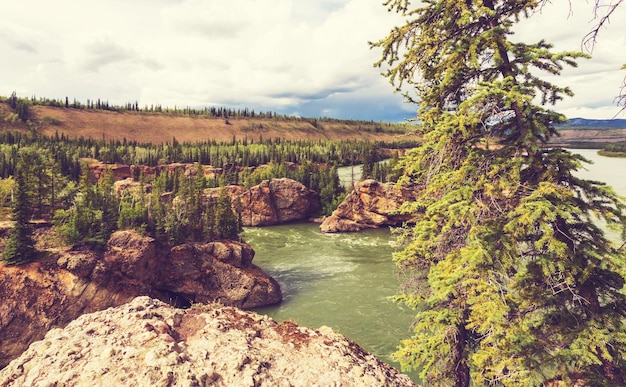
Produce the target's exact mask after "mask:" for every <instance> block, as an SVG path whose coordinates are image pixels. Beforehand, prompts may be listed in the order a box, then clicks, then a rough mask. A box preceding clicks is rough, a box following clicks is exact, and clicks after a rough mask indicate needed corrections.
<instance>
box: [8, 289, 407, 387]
mask: <svg viewBox="0 0 626 387" xmlns="http://www.w3.org/2000/svg"><path fill="white" fill-rule="evenodd" d="M0 385H3V386H24V385H30V386H49V385H72V386H93V385H102V386H113V385H135V386H137V385H139V386H143V385H145V386H173V385H182V386H187V385H215V386H257V385H267V386H312V385H319V386H331V385H337V386H339V385H345V386H414V385H415V384H414V383H413V382H412V381H411V379H410V378H409V377H408V376H406V375H403V374H401V373H399V372H398V371H397V370H395V369H394V368H392V367H391V366H389V365H387V364H384V363H382V362H380V361H379V360H378V359H376V358H375V357H374V356H373V355H372V354H369V353H367V352H366V351H364V350H363V349H361V348H360V347H359V346H358V345H357V344H356V343H354V342H351V341H349V340H348V339H346V338H345V337H343V336H341V335H339V334H337V333H335V332H333V331H332V329H330V328H320V329H319V330H313V329H309V328H304V327H299V326H297V325H296V324H294V323H291V322H285V323H282V324H279V323H277V322H276V321H274V320H272V319H271V318H269V317H267V316H262V315H259V314H256V313H253V312H249V311H243V310H240V309H237V308H233V307H225V306H222V305H219V304H216V303H213V304H210V305H194V306H193V307H192V308H189V309H186V310H181V309H176V308H173V307H171V306H169V305H167V304H164V303H163V302H161V301H158V300H154V299H150V298H149V297H138V298H135V299H134V300H132V301H131V302H130V303H128V304H125V305H122V306H119V307H117V308H111V309H107V310H104V311H100V312H96V313H92V314H88V315H83V316H81V317H79V318H78V319H76V320H75V321H73V322H71V323H70V324H69V325H67V326H66V327H65V328H64V329H54V330H52V331H50V332H49V333H48V334H47V335H46V336H45V338H44V339H43V340H41V341H38V342H35V343H33V344H32V345H31V346H30V348H29V349H28V350H27V351H26V352H24V353H23V354H22V355H21V356H20V357H19V358H17V359H15V360H14V361H12V362H11V363H10V364H9V365H8V366H7V367H6V368H4V369H3V370H1V371H0Z"/></svg>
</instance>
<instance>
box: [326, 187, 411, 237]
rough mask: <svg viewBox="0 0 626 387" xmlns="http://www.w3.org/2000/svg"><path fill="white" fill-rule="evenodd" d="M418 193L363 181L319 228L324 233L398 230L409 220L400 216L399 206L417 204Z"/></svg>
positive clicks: (409, 189) (408, 189)
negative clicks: (383, 228)
mask: <svg viewBox="0 0 626 387" xmlns="http://www.w3.org/2000/svg"><path fill="white" fill-rule="evenodd" d="M416 193H417V192H416V191H415V189H412V188H407V187H402V188H397V187H396V186H395V185H394V184H393V183H385V184H383V183H379V182H377V181H375V180H363V181H359V182H356V183H355V184H354V190H353V191H352V192H351V193H350V194H348V196H346V198H345V199H344V201H343V202H342V203H341V204H340V205H339V206H338V207H337V209H336V210H335V211H333V213H332V215H331V216H329V217H327V218H326V219H324V221H323V222H322V224H321V225H320V230H321V231H322V232H327V233H334V232H354V231H360V230H364V229H368V228H378V227H381V226H396V225H399V224H401V223H402V222H405V221H407V220H409V217H408V216H406V215H401V214H397V213H396V211H397V210H398V209H399V208H400V205H401V204H402V203H404V202H406V201H411V200H415V197H416Z"/></svg>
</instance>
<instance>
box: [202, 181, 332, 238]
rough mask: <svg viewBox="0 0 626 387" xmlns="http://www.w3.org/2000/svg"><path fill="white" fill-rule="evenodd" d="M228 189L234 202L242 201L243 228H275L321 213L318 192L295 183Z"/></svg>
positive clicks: (214, 191) (212, 191)
mask: <svg viewBox="0 0 626 387" xmlns="http://www.w3.org/2000/svg"><path fill="white" fill-rule="evenodd" d="M227 189H228V193H229V195H230V196H231V198H233V199H234V200H240V201H241V204H242V213H241V217H242V222H243V225H244V226H252V227H256V226H272V225H276V224H281V223H287V222H293V221H296V220H306V219H309V218H311V217H315V216H317V215H319V212H320V209H321V204H320V198H319V195H318V194H317V192H315V191H313V190H310V189H308V188H307V187H306V186H305V185H304V184H302V183H299V182H297V181H295V180H292V179H287V178H282V179H272V180H264V181H262V182H261V183H260V184H258V185H255V186H254V187H252V188H250V189H249V190H245V189H244V188H243V187H241V186H229V187H227ZM219 190H220V188H211V189H207V190H205V193H206V195H208V196H212V197H215V198H216V197H217V196H219Z"/></svg>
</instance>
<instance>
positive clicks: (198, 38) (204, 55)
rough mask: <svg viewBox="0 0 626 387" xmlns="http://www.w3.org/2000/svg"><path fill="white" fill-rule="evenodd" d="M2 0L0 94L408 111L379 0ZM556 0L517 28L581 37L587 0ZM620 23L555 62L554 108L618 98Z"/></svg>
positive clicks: (525, 34) (597, 109) (377, 113)
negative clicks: (568, 94)
mask: <svg viewBox="0 0 626 387" xmlns="http://www.w3.org/2000/svg"><path fill="white" fill-rule="evenodd" d="M0 2H1V3H2V10H3V11H2V18H3V23H0V49H2V52H3V58H2V59H0V70H1V71H0V85H2V87H3V88H6V89H3V90H0V94H3V95H8V94H10V93H11V92H12V91H13V90H16V91H17V92H18V93H19V94H20V95H33V94H36V95H38V96H45V97H51V98H64V97H65V96H66V95H67V96H69V97H70V98H74V97H76V98H78V99H79V100H81V101H84V100H86V99H87V98H89V99H93V98H102V99H105V100H109V101H110V102H111V103H116V104H123V103H125V102H127V101H135V100H138V101H139V103H140V104H141V105H144V104H147V105H150V104H161V105H166V106H174V105H177V106H187V105H188V106H203V105H217V104H226V105H237V106H249V107H252V108H257V109H259V108H262V109H264V110H277V111H281V112H284V113H286V114H290V113H292V112H294V111H297V112H299V113H300V114H302V115H303V116H306V115H312V116H321V115H329V114H332V115H336V116H339V117H344V118H364V119H376V117H385V118H384V119H390V118H389V117H395V118H392V119H399V117H406V118H409V117H412V115H413V114H414V111H415V107H413V106H408V105H406V104H403V103H402V98H401V97H400V96H399V95H394V94H392V90H393V88H392V87H391V86H390V85H389V84H388V82H387V80H386V79H385V78H383V77H382V76H380V74H379V73H380V69H376V68H374V67H373V66H372V64H373V63H374V62H375V61H376V60H377V59H378V57H379V55H380V51H379V50H370V49H369V47H368V44H367V42H368V41H371V40H378V39H379V38H382V37H383V36H385V35H386V34H387V32H388V31H389V30H390V29H391V28H392V27H393V26H394V25H398V24H400V23H401V22H402V20H401V18H400V17H398V16H397V15H394V14H388V13H387V11H386V9H385V8H384V7H383V6H382V5H381V1H380V0H237V1H233V2H226V1H225V0H178V1H171V0H156V1H155V0H151V1H148V0H136V1H133V2H127V1H122V0H110V1H106V2H103V1H95V0H85V1H81V2H76V1H70V0H58V1H55V2H50V1H44V0H20V1H8V0H0ZM564 3H567V2H564ZM564 6H565V7H567V4H556V2H555V4H553V5H549V6H547V7H546V8H545V10H544V15H537V16H540V17H537V18H533V19H532V21H531V22H529V23H528V26H526V27H524V28H520V31H519V33H518V36H519V37H520V38H524V39H526V38H537V37H540V38H541V37H542V38H547V39H548V40H549V41H550V40H556V43H557V48H559V49H567V50H576V49H579V48H580V41H581V39H582V37H583V36H584V34H585V33H586V32H587V31H588V30H589V28H590V25H591V24H589V23H588V20H589V19H590V17H591V10H590V5H589V4H587V7H586V8H585V7H582V8H581V9H580V10H575V13H574V15H575V16H576V17H579V19H575V20H574V19H573V18H570V19H569V20H568V12H567V8H563V7H564ZM623 8H626V7H623ZM33 10H37V12H33ZM620 11H621V14H620V15H617V16H616V17H615V19H614V20H623V19H624V12H626V9H622V10H620ZM622 30H623V28H622V27H621V26H619V25H617V24H613V25H611V26H610V29H609V30H607V31H604V32H603V34H602V35H601V36H600V43H599V44H598V46H597V47H596V49H595V51H594V59H593V60H591V61H581V65H580V68H579V69H577V70H575V71H570V70H568V71H566V72H564V76H563V77H561V79H559V80H558V81H559V84H563V85H570V86H572V88H573V89H574V91H575V92H576V94H577V96H576V98H574V99H571V100H568V101H565V102H563V103H562V104H560V105H559V106H558V107H557V110H563V111H564V112H565V113H566V114H567V115H568V116H571V117H574V116H585V114H588V115H587V116H585V117H588V118H608V117H611V116H612V115H611V114H608V115H607V112H610V111H615V110H616V108H611V103H612V102H613V97H614V96H615V95H616V93H617V92H618V90H617V87H618V86H619V85H620V84H621V82H622V78H623V76H624V72H619V71H618V68H619V66H620V65H621V63H622V62H624V61H626V58H624V57H623V55H622V54H621V53H622V52H623V48H624V44H626V39H625V38H624V31H622ZM620 56H621V58H620ZM8 58H10V60H9V59H8ZM620 60H621V62H620ZM589 115H593V116H589Z"/></svg>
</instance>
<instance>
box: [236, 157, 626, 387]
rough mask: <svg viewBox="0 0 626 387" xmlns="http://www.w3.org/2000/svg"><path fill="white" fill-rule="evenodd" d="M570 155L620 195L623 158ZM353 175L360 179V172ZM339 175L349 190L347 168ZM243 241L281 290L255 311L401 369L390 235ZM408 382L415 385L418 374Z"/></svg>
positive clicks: (258, 232) (311, 234) (260, 232)
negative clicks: (328, 335)
mask: <svg viewBox="0 0 626 387" xmlns="http://www.w3.org/2000/svg"><path fill="white" fill-rule="evenodd" d="M574 152H575V153H579V154H581V155H583V156H584V157H585V158H587V159H589V160H591V161H593V164H589V165H585V167H584V169H583V170H581V171H579V172H578V174H579V176H580V177H583V178H585V179H591V180H599V181H603V182H606V183H608V184H609V185H611V186H613V187H614V188H615V190H616V191H617V192H618V193H619V194H621V195H625V196H626V159H623V158H608V157H602V156H599V155H598V154H597V151H596V150H586V149H582V150H580V149H578V150H574ZM354 170H355V171H354V175H355V176H356V175H357V173H358V175H359V176H360V169H357V168H356V167H355V168H354ZM357 171H358V172H357ZM339 173H340V176H341V177H342V180H343V182H344V183H347V184H349V181H350V180H351V179H352V175H353V173H352V168H350V167H346V168H343V169H342V170H340V171H339ZM244 239H245V240H246V242H248V243H249V244H250V245H251V246H252V247H253V248H254V250H255V252H256V255H255V258H254V263H255V264H257V265H258V266H260V267H261V268H263V270H265V272H267V273H268V274H269V275H271V276H272V277H274V278H275V279H276V280H277V281H278V282H279V283H280V285H281V288H282V290H283V297H284V301H283V302H282V303H281V304H280V305H277V306H272V307H266V308H260V309H257V312H259V313H263V314H267V315H269V316H270V317H272V318H274V319H275V320H277V321H279V322H280V321H284V320H291V321H294V322H296V323H298V324H300V325H303V326H307V327H311V328H319V327H320V326H322V325H326V326H330V327H331V328H333V329H334V330H335V331H337V332H339V333H341V334H343V335H344V336H346V337H348V338H350V339H351V340H353V341H355V342H357V343H359V345H361V346H362V347H363V348H364V349H366V350H368V351H370V352H372V353H373V354H374V355H376V356H377V357H378V358H379V359H381V360H383V361H385V362H388V363H389V364H392V365H393V366H395V367H397V368H399V365H398V364H397V363H394V362H393V361H392V360H391V357H390V355H391V353H393V352H394V351H395V349H396V347H397V346H398V344H399V343H400V340H402V339H404V338H408V337H410V335H411V330H410V326H411V323H412V321H413V318H414V316H415V312H414V311H412V310H410V309H408V308H406V307H404V306H402V305H398V304H395V303H393V302H392V301H390V300H389V297H390V296H393V295H394V294H395V293H396V292H397V291H398V288H399V286H400V282H401V281H400V279H399V278H398V276H397V275H396V273H395V270H394V264H393V262H392V258H391V255H392V252H393V251H394V247H393V237H392V236H391V235H390V232H389V230H387V229H379V230H369V231H363V232H359V233H351V234H323V233H321V232H320V231H319V228H318V225H317V224H313V223H297V224H287V225H280V226H272V227H264V228H246V229H245V232H244ZM409 375H410V376H411V377H413V378H414V379H415V380H417V375H416V374H409Z"/></svg>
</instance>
